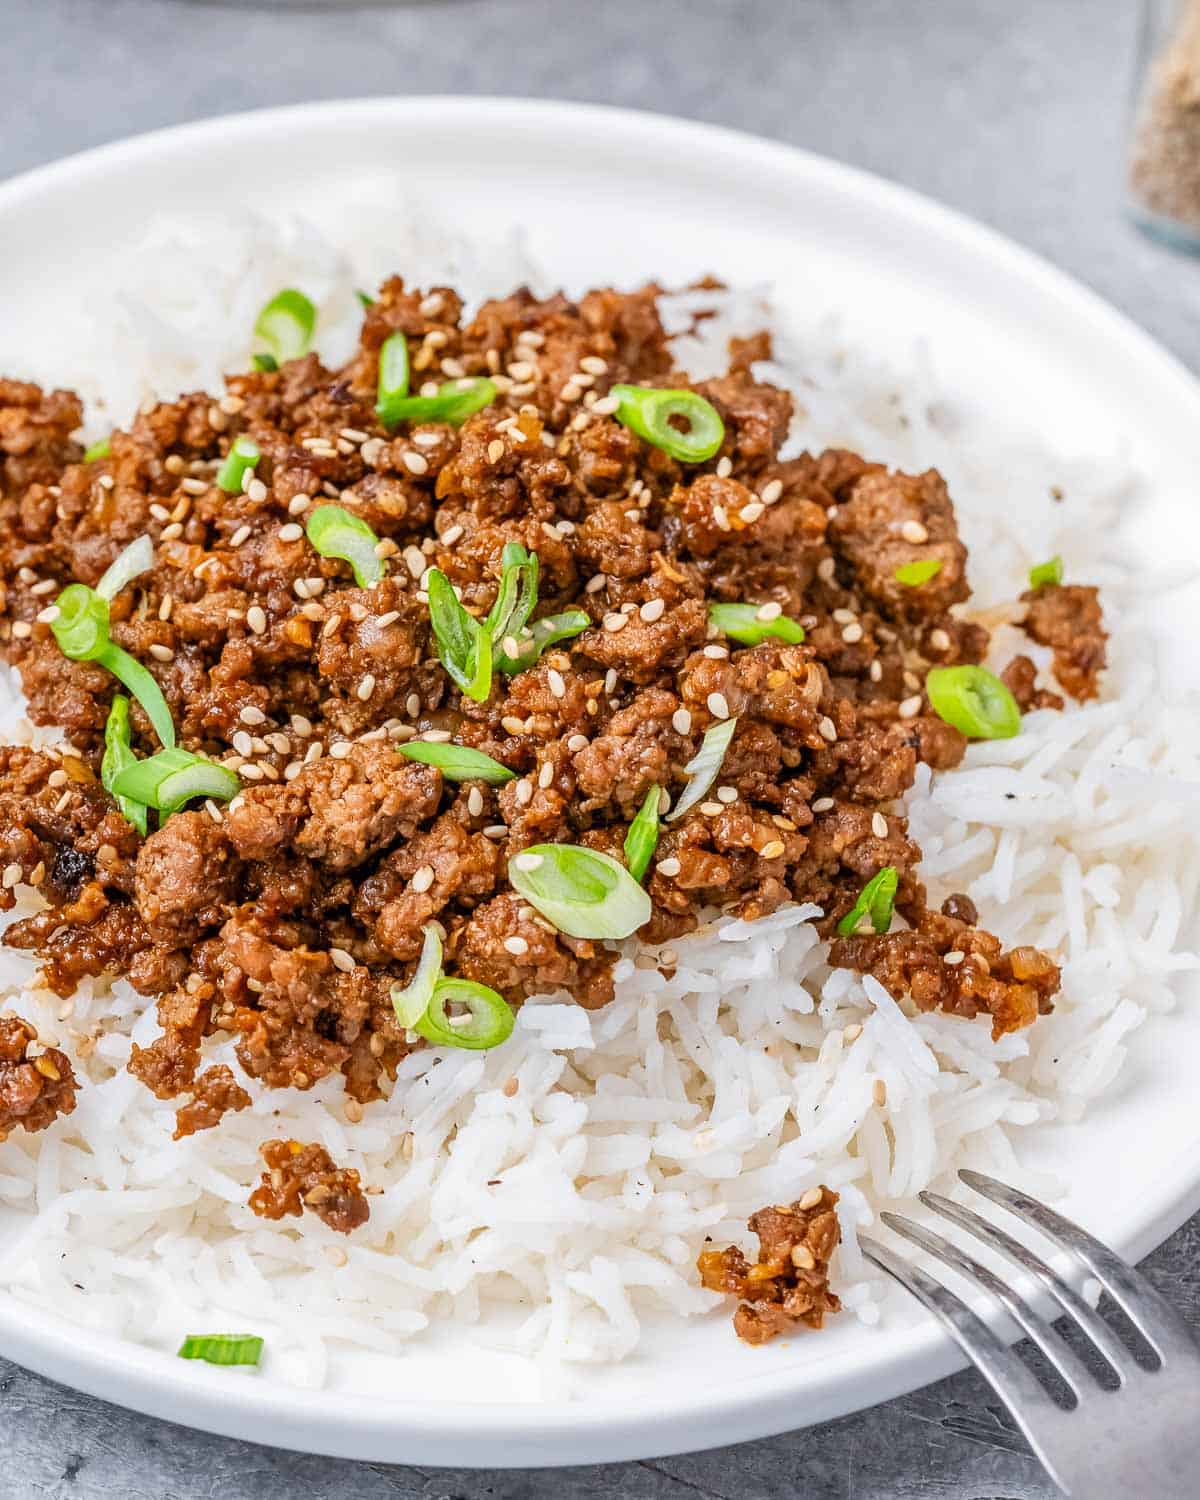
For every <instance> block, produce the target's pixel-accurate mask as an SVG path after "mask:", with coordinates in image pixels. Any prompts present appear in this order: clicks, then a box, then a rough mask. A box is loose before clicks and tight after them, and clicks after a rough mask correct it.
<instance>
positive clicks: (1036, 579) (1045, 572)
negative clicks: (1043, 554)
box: [1029, 553, 1063, 589]
mask: <svg viewBox="0 0 1200 1500" xmlns="http://www.w3.org/2000/svg"><path fill="white" fill-rule="evenodd" d="M1062 581H1063V560H1062V558H1061V557H1060V556H1059V555H1058V554H1057V553H1056V554H1055V555H1054V556H1053V557H1052V558H1050V559H1049V560H1048V561H1047V562H1044V563H1038V565H1037V567H1035V568H1030V570H1029V587H1030V588H1031V589H1042V588H1045V587H1046V585H1047V584H1058V583H1061V582H1062Z"/></svg>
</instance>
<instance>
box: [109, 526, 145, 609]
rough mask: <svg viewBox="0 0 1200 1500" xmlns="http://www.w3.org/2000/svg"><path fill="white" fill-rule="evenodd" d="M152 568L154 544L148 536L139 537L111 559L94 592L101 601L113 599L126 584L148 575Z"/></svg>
mask: <svg viewBox="0 0 1200 1500" xmlns="http://www.w3.org/2000/svg"><path fill="white" fill-rule="evenodd" d="M153 566H154V543H153V542H152V541H151V540H150V538H149V537H148V536H139V537H138V538H137V539H136V540H135V541H132V542H130V544H129V546H128V547H126V548H125V549H124V551H122V552H118V553H117V555H116V557H115V558H113V560H112V562H111V563H110V564H109V566H108V568H107V569H106V570H105V572H104V574H103V576H102V577H101V579H100V582H99V583H98V584H97V585H96V592H97V593H98V594H99V595H100V597H101V598H102V599H110V600H111V599H115V598H116V597H117V595H118V594H119V593H120V592H121V590H122V589H123V588H124V587H125V585H126V584H127V583H132V581H133V580H134V579H135V578H140V577H141V575H142V574H143V573H148V572H149V571H150V569H151V568H152V567H153Z"/></svg>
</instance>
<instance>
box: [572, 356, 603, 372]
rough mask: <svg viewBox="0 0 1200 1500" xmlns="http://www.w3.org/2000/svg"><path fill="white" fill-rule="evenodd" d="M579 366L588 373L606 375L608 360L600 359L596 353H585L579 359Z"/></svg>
mask: <svg viewBox="0 0 1200 1500" xmlns="http://www.w3.org/2000/svg"><path fill="white" fill-rule="evenodd" d="M579 368H580V369H581V370H586V371H587V372H588V374H589V375H607V374H608V361H607V360H605V359H601V358H600V356H599V355H598V354H585V355H584V356H583V358H582V359H581V360H580V361H579Z"/></svg>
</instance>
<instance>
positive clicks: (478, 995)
mask: <svg viewBox="0 0 1200 1500" xmlns="http://www.w3.org/2000/svg"><path fill="white" fill-rule="evenodd" d="M451 1002H456V1003H458V1004H459V1005H465V1006H466V1008H467V1014H466V1015H465V1016H450V1015H447V1013H446V1006H447V1005H448V1004H450V1003H451ZM412 1029H413V1030H414V1031H415V1032H417V1033H418V1035H420V1036H423V1037H424V1038H425V1040H426V1041H427V1042H432V1043H433V1044H434V1046H435V1047H465V1048H467V1049H468V1050H469V1051H471V1052H483V1051H486V1050H487V1049H488V1048H489V1047H498V1046H499V1045H500V1043H501V1042H506V1041H507V1040H508V1039H509V1037H510V1036H511V1035H512V1029H513V1013H512V1007H511V1006H510V1005H509V1003H508V1001H507V1000H505V998H504V996H503V995H498V994H497V993H496V991H495V990H492V989H489V988H488V987H487V985H486V984H476V983H475V981H474V980H473V979H439V980H438V982H437V985H436V986H435V988H434V991H433V998H432V999H431V1000H430V1002H429V1009H428V1010H427V1011H426V1012H425V1014H424V1015H423V1016H422V1017H421V1018H420V1019H419V1020H418V1021H416V1022H414V1023H413V1028H412Z"/></svg>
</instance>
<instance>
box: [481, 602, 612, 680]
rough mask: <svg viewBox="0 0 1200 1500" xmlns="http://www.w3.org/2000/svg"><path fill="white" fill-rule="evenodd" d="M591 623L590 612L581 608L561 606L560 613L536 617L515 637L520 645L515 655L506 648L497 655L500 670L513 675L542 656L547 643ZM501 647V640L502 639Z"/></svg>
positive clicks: (566, 638)
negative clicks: (511, 654) (537, 618)
mask: <svg viewBox="0 0 1200 1500" xmlns="http://www.w3.org/2000/svg"><path fill="white" fill-rule="evenodd" d="M591 623H592V617H591V615H589V614H587V613H586V612H585V611H584V610H582V609H568V610H564V611H563V613H562V614H561V615H546V616H544V618H542V619H540V620H535V621H534V622H533V624H532V625H530V626H529V627H528V629H527V630H524V631H522V633H521V634H520V635H519V636H518V637H517V638H516V639H517V646H518V647H519V651H518V654H517V655H516V656H509V654H508V652H507V651H506V650H503V649H502V650H501V651H500V654H499V655H498V656H497V657H496V665H497V666H498V667H499V668H500V670H501V671H502V672H507V673H508V674H509V676H510V677H511V676H513V675H514V674H515V673H517V672H525V671H527V670H528V669H529V668H530V667H532V666H533V665H534V663H535V662H536V661H537V660H538V658H539V657H540V656H541V654H542V652H543V651H545V649H546V647H547V646H553V645H554V644H555V643H556V642H557V641H569V640H570V639H571V638H572V637H573V636H577V635H581V634H582V633H583V632H584V631H585V630H586V629H587V628H588V626H589V625H591ZM501 647H503V641H501Z"/></svg>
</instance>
